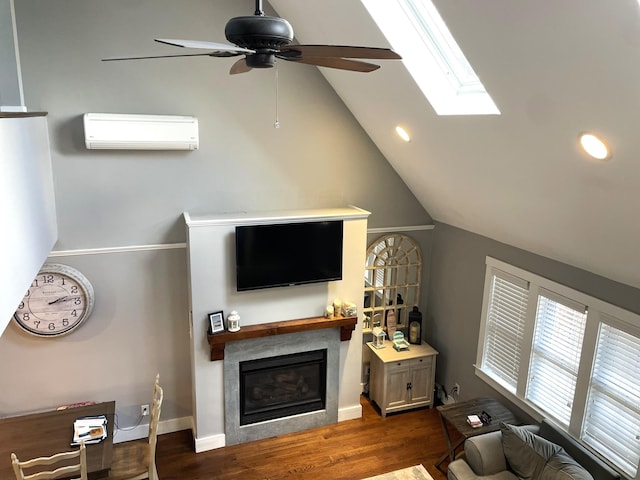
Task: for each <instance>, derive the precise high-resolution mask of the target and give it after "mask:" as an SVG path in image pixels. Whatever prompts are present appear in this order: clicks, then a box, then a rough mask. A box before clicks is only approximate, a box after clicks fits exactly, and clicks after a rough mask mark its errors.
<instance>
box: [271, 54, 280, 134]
mask: <svg viewBox="0 0 640 480" xmlns="http://www.w3.org/2000/svg"><path fill="white" fill-rule="evenodd" d="M275 67H276V68H275V71H276V121H275V122H274V124H273V127H274V128H280V120H278V62H276V65H275Z"/></svg>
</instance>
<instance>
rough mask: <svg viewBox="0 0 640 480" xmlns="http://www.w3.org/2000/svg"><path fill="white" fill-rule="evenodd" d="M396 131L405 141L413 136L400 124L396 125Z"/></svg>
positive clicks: (408, 140)
mask: <svg viewBox="0 0 640 480" xmlns="http://www.w3.org/2000/svg"><path fill="white" fill-rule="evenodd" d="M396 133H397V134H398V136H399V137H400V138H401V139H402V140H404V141H405V142H410V141H411V137H410V136H409V133H408V132H407V131H406V130H405V129H404V128H402V127H401V126H400V125H398V126H397V127H396Z"/></svg>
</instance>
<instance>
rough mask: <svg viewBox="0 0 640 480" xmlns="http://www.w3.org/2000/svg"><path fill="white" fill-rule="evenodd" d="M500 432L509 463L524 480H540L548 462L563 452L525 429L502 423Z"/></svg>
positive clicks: (560, 448) (553, 444)
mask: <svg viewBox="0 0 640 480" xmlns="http://www.w3.org/2000/svg"><path fill="white" fill-rule="evenodd" d="M500 431H501V432H502V448H503V450H504V456H505V457H506V459H507V463H508V464H509V467H510V468H511V470H513V472H514V473H515V474H516V475H517V476H518V477H519V478H520V479H522V480H538V478H539V477H540V475H541V474H542V471H543V469H544V467H545V464H546V463H547V460H548V459H549V458H551V457H552V456H553V455H555V454H556V453H558V452H559V451H560V450H562V447H560V446H558V445H556V444H555V443H551V442H550V441H548V440H545V439H544V438H542V437H539V436H538V435H536V434H534V433H532V432H530V431H529V430H527V429H526V428H523V427H516V426H515V425H508V424H506V423H501V424H500Z"/></svg>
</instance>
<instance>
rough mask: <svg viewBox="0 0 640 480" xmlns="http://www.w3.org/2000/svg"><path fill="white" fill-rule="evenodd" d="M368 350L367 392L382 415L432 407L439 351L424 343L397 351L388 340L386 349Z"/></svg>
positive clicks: (372, 347) (371, 347)
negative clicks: (369, 362)
mask: <svg viewBox="0 0 640 480" xmlns="http://www.w3.org/2000/svg"><path fill="white" fill-rule="evenodd" d="M367 346H368V347H369V349H370V350H371V365H370V379H369V382H370V389H369V395H370V398H371V400H373V401H374V402H375V403H376V404H377V405H378V407H379V408H380V412H381V413H382V416H383V417H386V416H387V413H391V412H398V411H402V410H409V409H411V408H416V407H424V406H429V407H432V406H433V386H434V381H435V374H436V355H437V354H438V352H437V351H436V350H435V349H434V348H433V347H431V345H428V344H426V343H423V344H422V345H411V346H410V347H409V350H406V351H402V352H397V351H396V350H395V349H394V348H393V344H392V343H391V342H390V341H389V340H387V341H386V342H385V348H376V347H374V346H373V345H372V344H371V343H367Z"/></svg>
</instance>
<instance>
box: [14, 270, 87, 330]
mask: <svg viewBox="0 0 640 480" xmlns="http://www.w3.org/2000/svg"><path fill="white" fill-rule="evenodd" d="M93 302H94V295H93V287H92V286H91V284H90V283H89V281H88V280H87V278H86V277H85V276H84V275H82V273H80V272H79V271H78V270H76V269H74V268H71V267H69V266H66V265H59V264H45V265H44V266H43V267H42V269H40V272H39V273H38V275H37V276H36V278H35V279H34V280H33V283H32V284H31V286H30V287H29V290H27V293H26V294H25V296H24V298H23V299H22V302H21V303H20V305H19V306H18V309H17V310H16V312H15V313H14V314H13V318H14V319H15V321H16V322H17V323H18V325H20V327H22V328H23V329H24V330H25V331H27V332H29V333H31V334H34V335H38V336H42V337H54V336H60V335H65V334H67V333H69V332H71V331H72V330H74V329H75V328H77V327H78V326H80V324H81V323H82V322H83V321H84V320H85V319H86V318H87V317H88V316H89V315H90V313H91V310H92V309H93Z"/></svg>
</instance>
